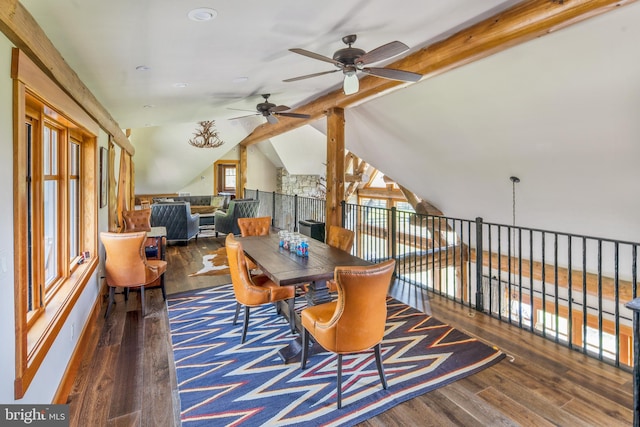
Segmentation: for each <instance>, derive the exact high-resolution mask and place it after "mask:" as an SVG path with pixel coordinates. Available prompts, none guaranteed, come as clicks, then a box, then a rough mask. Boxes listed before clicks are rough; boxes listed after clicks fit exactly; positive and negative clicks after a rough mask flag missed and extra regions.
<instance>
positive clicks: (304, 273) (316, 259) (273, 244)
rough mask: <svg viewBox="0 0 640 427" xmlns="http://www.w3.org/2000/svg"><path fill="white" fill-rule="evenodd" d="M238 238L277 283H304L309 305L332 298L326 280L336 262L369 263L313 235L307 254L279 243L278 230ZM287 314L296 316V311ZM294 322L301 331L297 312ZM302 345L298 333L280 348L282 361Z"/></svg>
mask: <svg viewBox="0 0 640 427" xmlns="http://www.w3.org/2000/svg"><path fill="white" fill-rule="evenodd" d="M238 240H239V241H240V243H241V244H242V249H243V250H244V252H245V255H246V256H247V257H248V258H249V259H251V261H253V262H254V263H255V264H256V265H257V266H258V268H259V269H260V270H261V271H262V273H263V274H265V275H267V277H269V279H271V280H272V281H273V282H275V283H276V284H278V285H280V286H299V287H302V286H304V288H305V289H306V291H305V294H304V295H305V298H306V302H307V305H309V306H312V305H318V304H322V303H325V302H329V301H331V300H332V297H331V295H330V294H329V290H328V288H327V281H328V280H331V279H333V277H334V270H335V268H336V267H337V266H366V265H371V262H369V261H366V260H364V259H362V258H358V257H357V256H354V255H352V254H351V253H349V252H346V251H343V250H341V249H338V248H334V247H333V246H329V245H327V244H325V243H323V242H321V241H319V240H316V239H309V240H308V243H309V247H308V255H307V256H304V257H303V256H299V255H297V254H296V252H295V251H294V252H292V251H290V250H288V249H285V248H283V247H281V246H280V238H279V236H278V233H277V232H272V233H270V234H268V235H265V236H247V237H239V238H238ZM288 315H293V316H296V315H295V313H288ZM295 325H296V329H297V330H298V331H301V328H302V324H301V322H300V320H299V319H298V318H297V316H296V318H295ZM301 349H302V347H301V344H300V340H299V337H298V339H296V340H294V341H292V343H291V344H290V345H288V346H287V347H285V348H284V349H282V350H281V351H280V356H281V358H282V359H283V360H284V362H285V363H288V362H290V361H293V360H299V353H300V350H301Z"/></svg>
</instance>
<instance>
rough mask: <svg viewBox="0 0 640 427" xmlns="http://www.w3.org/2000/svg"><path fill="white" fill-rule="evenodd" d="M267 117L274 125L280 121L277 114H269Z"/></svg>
mask: <svg viewBox="0 0 640 427" xmlns="http://www.w3.org/2000/svg"><path fill="white" fill-rule="evenodd" d="M266 117H267V121H268V122H269V123H271V124H272V125H275V124H276V123H278V118H277V117H276V116H274V115H273V114H269V115H268V116H266Z"/></svg>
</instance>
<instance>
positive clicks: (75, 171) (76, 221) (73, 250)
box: [69, 142, 80, 262]
mask: <svg viewBox="0 0 640 427" xmlns="http://www.w3.org/2000/svg"><path fill="white" fill-rule="evenodd" d="M79 159H80V146H79V145H78V144H76V143H74V142H70V143H69V262H71V260H73V259H74V258H75V257H77V256H78V255H80V186H79V179H80V177H79V171H80V160H79Z"/></svg>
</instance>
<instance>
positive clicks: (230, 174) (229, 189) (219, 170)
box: [214, 160, 238, 194]
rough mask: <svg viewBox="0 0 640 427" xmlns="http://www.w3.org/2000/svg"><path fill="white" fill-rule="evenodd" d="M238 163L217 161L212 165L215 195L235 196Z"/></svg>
mask: <svg viewBox="0 0 640 427" xmlns="http://www.w3.org/2000/svg"><path fill="white" fill-rule="evenodd" d="M237 170H238V162H236V161H233V160H224V161H218V162H216V163H215V164H214V176H215V189H216V193H218V194H219V193H230V194H236V191H237V184H238V182H237Z"/></svg>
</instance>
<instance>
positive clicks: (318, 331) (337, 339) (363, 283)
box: [300, 259, 396, 409]
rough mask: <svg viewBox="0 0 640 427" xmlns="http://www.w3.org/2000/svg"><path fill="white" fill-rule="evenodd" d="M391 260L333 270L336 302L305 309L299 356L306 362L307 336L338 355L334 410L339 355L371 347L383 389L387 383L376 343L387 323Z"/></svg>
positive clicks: (393, 265)
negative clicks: (336, 285)
mask: <svg viewBox="0 0 640 427" xmlns="http://www.w3.org/2000/svg"><path fill="white" fill-rule="evenodd" d="M395 263H396V262H395V260H393V259H391V260H389V261H385V262H382V263H380V264H376V265H371V266H366V267H361V266H358V267H336V270H335V278H336V282H337V284H338V299H337V300H336V301H331V302H327V303H324V304H319V305H315V306H311V307H308V308H305V309H304V310H302V312H301V313H300V316H301V320H302V326H303V328H302V357H301V361H300V367H301V368H302V369H304V368H305V367H306V363H307V354H308V348H309V335H312V336H313V338H314V339H315V341H316V342H317V343H318V344H320V345H321V346H322V347H323V348H324V349H326V350H328V351H331V352H334V353H337V354H338V391H337V397H338V399H337V400H338V409H340V408H341V407H342V355H343V354H350V353H359V352H362V351H365V350H368V349H370V348H373V350H374V353H375V357H376V366H377V368H378V375H379V376H380V382H381V383H382V387H383V388H385V389H386V388H387V380H386V378H385V376H384V369H383V367H382V357H381V355H380V343H381V341H382V338H383V336H384V331H385V324H386V320H387V301H386V300H387V292H388V291H389V285H390V284H391V278H392V275H393V271H394V268H395Z"/></svg>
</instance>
